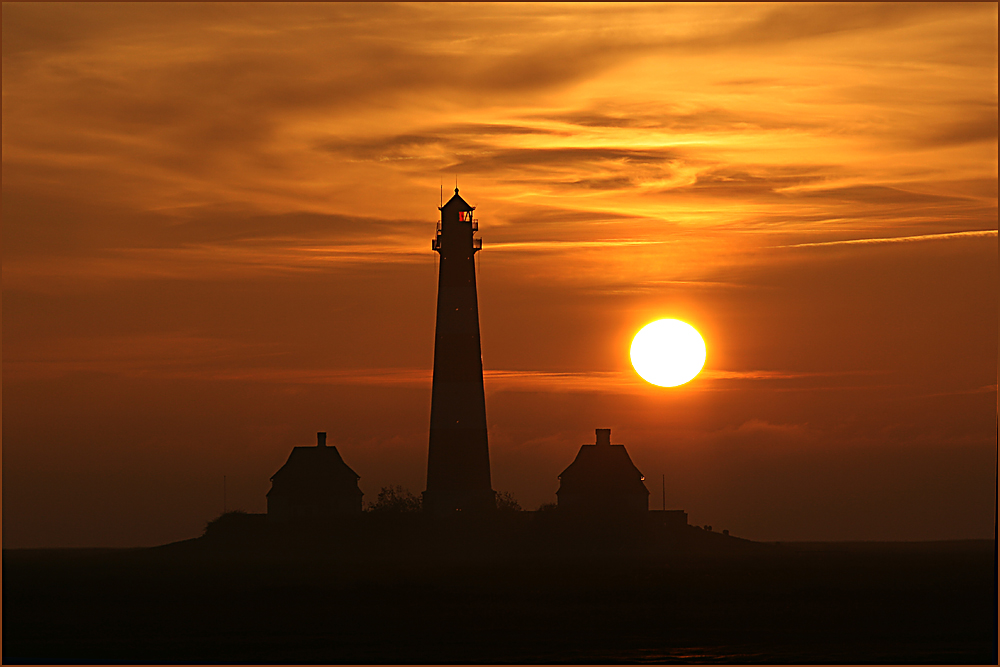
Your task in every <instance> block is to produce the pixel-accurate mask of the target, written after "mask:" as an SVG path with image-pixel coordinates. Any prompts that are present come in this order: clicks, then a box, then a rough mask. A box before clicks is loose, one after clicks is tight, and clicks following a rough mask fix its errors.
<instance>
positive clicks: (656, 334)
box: [630, 320, 705, 387]
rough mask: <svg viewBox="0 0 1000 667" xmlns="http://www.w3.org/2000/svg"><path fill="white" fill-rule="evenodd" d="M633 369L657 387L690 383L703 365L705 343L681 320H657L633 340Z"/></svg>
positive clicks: (645, 327) (695, 331)
mask: <svg viewBox="0 0 1000 667" xmlns="http://www.w3.org/2000/svg"><path fill="white" fill-rule="evenodd" d="M630 354H631V356H632V366H633V367H634V368H635V372H636V373H638V374H639V375H640V376H641V377H642V379H643V380H645V381H646V382H649V383H651V384H655V385H658V386H660V387H676V386H677V385H681V384H684V383H685V382H690V381H691V380H693V379H694V377H695V376H696V375H698V373H700V372H701V368H702V366H704V365H705V341H704V340H703V339H702V337H701V334H699V333H698V331H697V330H696V329H695V328H694V327H693V326H691V325H690V324H688V323H686V322H681V321H680V320H657V321H655V322H651V323H649V324H647V325H646V326H644V327H643V328H642V329H640V330H639V333H637V334H636V335H635V338H633V339H632V350H631V352H630Z"/></svg>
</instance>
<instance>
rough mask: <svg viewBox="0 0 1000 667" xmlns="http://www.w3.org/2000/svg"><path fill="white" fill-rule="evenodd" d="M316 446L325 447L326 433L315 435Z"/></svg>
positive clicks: (321, 432)
mask: <svg viewBox="0 0 1000 667" xmlns="http://www.w3.org/2000/svg"><path fill="white" fill-rule="evenodd" d="M316 446H317V447H326V431H320V432H319V433H317V434H316Z"/></svg>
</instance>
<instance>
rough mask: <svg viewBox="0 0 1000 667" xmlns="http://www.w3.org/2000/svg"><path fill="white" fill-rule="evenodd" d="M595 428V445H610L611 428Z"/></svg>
mask: <svg viewBox="0 0 1000 667" xmlns="http://www.w3.org/2000/svg"><path fill="white" fill-rule="evenodd" d="M596 430H597V446H598V447H600V446H601V445H610V444H611V429H610V428H599V429H596Z"/></svg>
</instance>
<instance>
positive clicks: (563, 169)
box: [2, 3, 998, 547]
mask: <svg viewBox="0 0 1000 667" xmlns="http://www.w3.org/2000/svg"><path fill="white" fill-rule="evenodd" d="M2 18H3V42H2V44H3V193H2V194H3V199H2V206H3V211H2V213H3V325H4V328H3V348H4V350H3V351H4V355H3V384H4V387H3V388H4V390H5V392H4V399H5V400H4V403H3V418H4V422H5V423H4V426H5V430H4V436H5V438H4V440H3V521H4V546H5V547H20V546H77V545H79V546H119V545H146V544H157V543H163V542H167V541H171V540H177V539H183V538H187V537H192V536H195V535H197V534H199V532H200V530H201V528H202V527H203V525H204V523H205V522H206V521H207V520H209V519H211V518H213V517H214V516H216V515H217V514H218V513H219V512H220V511H221V509H222V478H223V475H226V477H227V480H228V502H229V507H230V508H233V507H242V508H244V509H246V510H248V511H263V510H264V507H265V500H264V494H265V493H266V491H267V489H268V488H269V482H268V478H269V477H270V475H272V474H273V473H274V472H275V471H276V470H277V469H278V468H279V467H280V466H281V464H282V463H283V462H284V460H285V459H286V457H287V455H288V452H289V450H290V448H291V447H292V446H294V445H304V444H312V443H313V442H314V437H315V432H316V431H320V430H325V431H328V432H329V433H330V440H331V444H335V445H337V446H338V448H339V449H340V451H341V452H342V454H343V456H344V458H345V459H346V460H347V462H348V463H349V464H350V465H351V466H352V467H353V468H354V469H355V470H356V471H357V472H358V473H359V474H360V475H361V477H362V480H361V486H362V489H363V490H364V491H365V493H366V494H367V496H366V499H369V500H370V499H372V498H374V495H375V494H376V493H377V491H378V489H379V488H380V487H381V486H383V485H386V484H391V483H396V484H403V485H405V486H408V487H409V488H411V489H412V490H414V491H417V492H419V491H421V490H423V488H424V474H425V465H426V451H427V450H426V448H427V429H428V425H429V408H430V367H431V362H432V356H433V340H434V303H435V291H436V270H437V265H436V262H437V255H436V254H435V253H433V252H432V251H431V249H430V239H431V237H432V236H433V233H434V226H435V220H436V218H437V215H438V212H437V206H438V204H439V197H440V193H439V189H440V188H441V186H442V183H443V187H444V190H445V195H446V196H447V195H448V193H449V191H450V190H451V189H452V188H453V187H454V184H455V179H456V177H457V179H458V184H459V186H460V188H461V190H462V196H463V197H464V198H465V199H466V200H467V201H469V202H470V203H471V204H473V205H474V206H476V207H477V215H478V216H479V220H480V228H481V236H482V237H483V238H484V250H483V251H482V252H481V253H479V255H478V268H479V295H480V317H481V327H482V343H483V360H484V364H485V368H486V374H487V377H486V390H487V415H488V420H489V424H490V447H491V457H492V464H493V481H494V488H495V489H497V490H504V491H510V492H512V493H513V494H514V496H515V497H517V498H518V499H519V500H520V501H521V504H522V505H524V506H525V507H526V508H529V509H534V508H536V507H537V506H538V505H539V504H541V503H544V502H552V501H554V499H555V496H554V493H555V490H556V488H557V486H558V481H557V480H556V475H557V474H558V473H559V472H560V471H561V470H562V469H563V468H564V467H566V466H567V465H568V464H569V463H570V462H571V461H572V460H573V457H574V456H575V454H576V451H577V449H578V448H579V446H580V445H581V444H584V443H588V442H593V438H594V429H595V428H609V427H610V428H612V429H613V431H612V439H613V441H614V442H616V443H623V444H625V445H626V446H627V447H628V449H629V452H630V453H631V455H632V458H633V460H634V461H635V463H636V465H637V466H638V467H639V469H640V470H642V471H643V472H644V473H645V474H646V478H647V485H648V486H649V488H650V491H651V496H650V504H651V506H652V507H654V508H658V507H659V506H660V503H661V502H662V499H661V493H660V478H661V475H665V476H666V487H667V492H666V504H667V506H668V507H671V508H684V509H686V510H687V511H688V512H689V515H690V520H691V521H692V522H693V523H698V524H712V525H713V526H714V527H715V528H716V529H721V528H728V529H729V530H730V531H731V532H732V533H734V534H736V535H740V536H743V537H749V538H752V539H782V540H792V539H945V538H964V537H989V536H991V535H992V534H993V526H992V525H990V523H991V522H992V521H993V508H994V498H995V495H994V494H995V487H994V475H995V470H996V451H997V450H996V447H997V439H996V434H997V431H996V405H997V395H996V387H997V385H996V382H997V341H998V329H997V316H998V313H997V301H998V289H997V282H998V271H997V266H998V261H997V257H998V248H997V27H998V26H997V5H996V4H995V3H986V4H974V5H958V4H950V3H949V4H912V5H911V4H890V5H865V4H847V5H832V6H826V5H807V6H799V5H789V4H779V5H750V4H736V5H720V4H711V5H676V6H675V5H645V4H643V5H635V6H628V5H625V6H623V5H614V6H605V5H584V6H575V5H565V4H559V5H520V4H514V5H480V4H475V5H459V4H447V5H426V4H415V5H400V6H397V5H348V4H332V5H321V4H301V5H290V4H281V5H240V4H235V3H225V4H218V5H213V4H176V5H175V4H167V3H152V4H120V3H111V4H84V3H72V4H34V3H26V4H16V3H15V4H10V3H8V4H4V5H3V17H2ZM663 317H676V318H679V319H683V320H685V321H687V322H690V323H691V324H692V325H694V326H695V327H696V328H698V330H699V331H701V333H702V335H703V336H704V338H705V340H706V343H707V346H708V361H707V363H706V370H705V371H704V372H703V373H702V374H701V375H700V376H699V377H698V378H697V379H695V380H694V381H693V382H691V383H690V384H688V385H685V386H683V387H678V388H674V389H663V388H658V387H653V386H651V385H648V384H646V383H645V382H643V381H642V380H641V379H639V378H638V377H637V376H636V375H635V373H634V372H633V371H632V369H631V366H630V364H629V358H628V347H629V343H630V340H631V337H632V336H633V335H634V333H635V332H636V331H638V329H639V328H640V327H641V326H642V325H643V324H645V323H647V322H649V321H651V320H654V319H658V318H663Z"/></svg>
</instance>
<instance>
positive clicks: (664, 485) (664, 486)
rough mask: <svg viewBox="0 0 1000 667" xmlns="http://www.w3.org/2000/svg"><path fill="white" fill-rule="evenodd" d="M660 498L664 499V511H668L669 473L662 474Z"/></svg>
mask: <svg viewBox="0 0 1000 667" xmlns="http://www.w3.org/2000/svg"><path fill="white" fill-rule="evenodd" d="M660 499H661V500H662V501H663V511H664V512H666V511H667V475H666V473H664V474H662V475H660Z"/></svg>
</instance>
